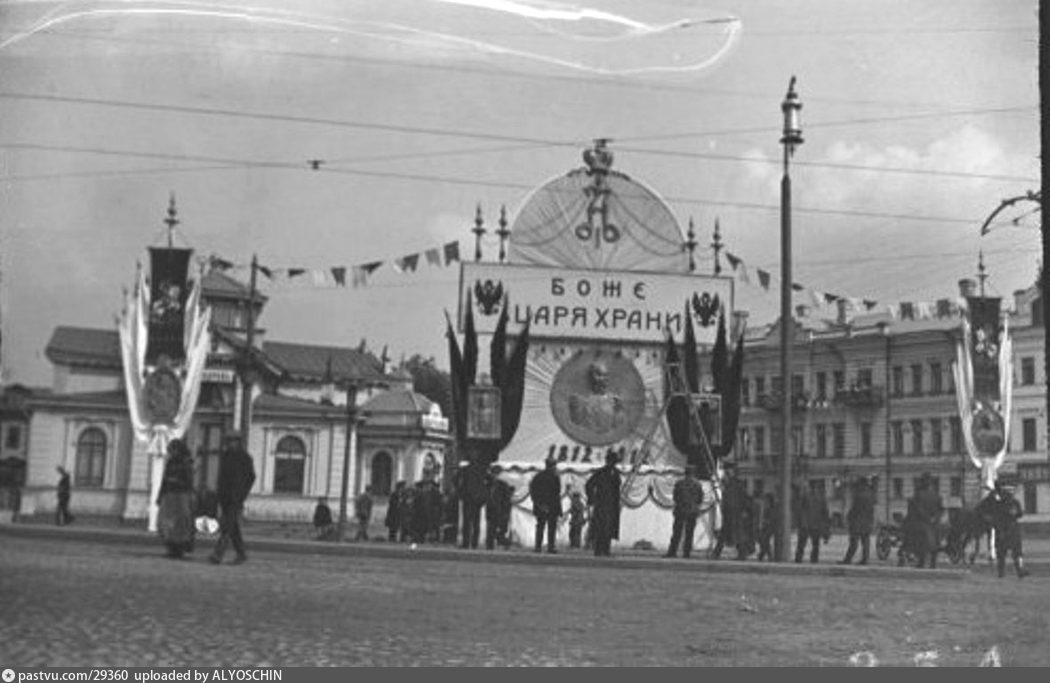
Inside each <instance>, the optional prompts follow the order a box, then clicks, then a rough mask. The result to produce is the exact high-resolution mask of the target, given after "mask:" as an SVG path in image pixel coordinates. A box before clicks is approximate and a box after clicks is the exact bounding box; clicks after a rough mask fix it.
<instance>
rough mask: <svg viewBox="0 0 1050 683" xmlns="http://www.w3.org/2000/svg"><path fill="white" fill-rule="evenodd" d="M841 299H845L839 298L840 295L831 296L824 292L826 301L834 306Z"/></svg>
mask: <svg viewBox="0 0 1050 683" xmlns="http://www.w3.org/2000/svg"><path fill="white" fill-rule="evenodd" d="M841 298H843V297H841V296H839V295H838V294H830V293H828V292H824V301H825V302H826V303H829V304H833V303H835V302H836V301H838V300H839V299H841Z"/></svg>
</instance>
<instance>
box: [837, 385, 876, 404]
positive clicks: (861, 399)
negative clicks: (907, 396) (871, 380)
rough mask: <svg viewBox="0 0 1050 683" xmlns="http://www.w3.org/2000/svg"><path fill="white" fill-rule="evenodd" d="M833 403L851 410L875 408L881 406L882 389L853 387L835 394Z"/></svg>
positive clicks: (861, 386)
mask: <svg viewBox="0 0 1050 683" xmlns="http://www.w3.org/2000/svg"><path fill="white" fill-rule="evenodd" d="M835 401H836V402H837V403H841V404H842V405H844V406H848V407H851V408H877V407H879V406H881V405H882V387H880V386H875V385H854V386H851V387H847V388H844V389H839V390H838V391H836V392H835Z"/></svg>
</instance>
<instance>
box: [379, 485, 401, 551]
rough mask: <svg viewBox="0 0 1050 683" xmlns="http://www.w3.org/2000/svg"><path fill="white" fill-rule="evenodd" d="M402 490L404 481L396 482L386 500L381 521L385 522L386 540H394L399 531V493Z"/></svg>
mask: <svg viewBox="0 0 1050 683" xmlns="http://www.w3.org/2000/svg"><path fill="white" fill-rule="evenodd" d="M404 492H405V482H403V481H399V482H397V484H395V485H394V490H393V492H391V494H390V497H389V498H388V499H387V502H386V517H385V518H384V519H383V523H384V524H386V530H387V540H388V541H396V540H397V535H398V532H400V531H401V495H402V494H403V493H404Z"/></svg>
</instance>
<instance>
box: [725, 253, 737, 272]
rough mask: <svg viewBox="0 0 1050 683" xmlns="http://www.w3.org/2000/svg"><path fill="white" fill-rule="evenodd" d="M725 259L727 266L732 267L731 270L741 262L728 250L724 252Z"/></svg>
mask: <svg viewBox="0 0 1050 683" xmlns="http://www.w3.org/2000/svg"><path fill="white" fill-rule="evenodd" d="M726 260H727V261H729V267H730V268H732V269H733V270H736V269H737V268H738V267H739V266H740V263H741V261H740V259H739V258H737V257H736V256H733V255H732V254H730V253H729V252H728V251H727V252H726Z"/></svg>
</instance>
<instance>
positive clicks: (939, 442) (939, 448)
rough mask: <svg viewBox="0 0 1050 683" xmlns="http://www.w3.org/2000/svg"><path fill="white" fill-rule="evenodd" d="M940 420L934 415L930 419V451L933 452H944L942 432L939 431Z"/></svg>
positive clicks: (940, 427)
mask: <svg viewBox="0 0 1050 683" xmlns="http://www.w3.org/2000/svg"><path fill="white" fill-rule="evenodd" d="M941 425H942V420H941V418H939V417H935V418H933V419H932V420H930V452H931V453H933V454H935V455H936V454H938V453H943V452H944V434H942V433H941V429H942V426H941Z"/></svg>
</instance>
